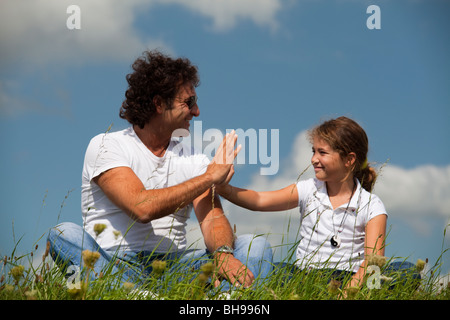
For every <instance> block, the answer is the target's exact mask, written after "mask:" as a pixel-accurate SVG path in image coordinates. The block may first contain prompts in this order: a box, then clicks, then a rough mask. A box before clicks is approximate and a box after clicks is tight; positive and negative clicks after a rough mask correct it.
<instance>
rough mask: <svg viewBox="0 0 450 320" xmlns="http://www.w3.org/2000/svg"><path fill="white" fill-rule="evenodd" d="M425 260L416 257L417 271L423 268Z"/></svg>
mask: <svg viewBox="0 0 450 320" xmlns="http://www.w3.org/2000/svg"><path fill="white" fill-rule="evenodd" d="M425 265H426V262H425V261H424V260H422V259H418V260H417V263H416V268H417V271H419V272H420V271H422V270H423V269H424V268H425Z"/></svg>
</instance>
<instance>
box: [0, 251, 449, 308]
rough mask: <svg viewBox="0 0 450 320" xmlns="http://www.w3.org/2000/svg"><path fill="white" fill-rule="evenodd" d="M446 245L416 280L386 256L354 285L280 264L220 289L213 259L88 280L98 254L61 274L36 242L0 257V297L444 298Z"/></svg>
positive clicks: (422, 265)
mask: <svg viewBox="0 0 450 320" xmlns="http://www.w3.org/2000/svg"><path fill="white" fill-rule="evenodd" d="M289 247H295V246H292V245H290V246H289ZM447 250H449V249H443V251H442V254H441V256H440V258H439V259H438V260H437V261H436V262H435V263H429V262H428V261H423V260H418V261H417V263H416V265H415V267H414V268H415V270H413V271H415V273H416V274H417V273H418V272H420V275H421V279H420V280H417V279H414V278H413V277H412V276H411V274H412V273H405V272H393V273H392V272H391V273H387V272H386V270H385V269H386V266H388V265H389V263H390V262H391V261H393V260H394V259H395V260H396V261H398V260H399V259H400V260H401V259H402V258H400V257H393V258H387V257H380V256H377V257H375V258H377V259H372V260H373V261H374V262H373V263H370V264H371V265H372V267H373V268H372V271H378V273H376V272H367V275H366V280H365V284H364V285H363V286H362V287H359V288H356V287H350V288H346V287H345V286H344V285H343V283H342V282H344V283H345V280H346V279H344V280H343V281H337V280H331V281H329V278H330V275H329V274H328V273H327V272H332V271H333V270H328V271H323V272H309V271H297V272H293V273H292V272H291V269H290V268H289V267H284V268H279V269H277V272H274V273H273V275H272V276H271V277H270V278H269V280H268V281H267V282H266V283H264V284H262V285H258V286H252V287H250V288H246V289H241V288H236V289H234V290H233V291H232V292H225V293H224V292H221V291H220V290H217V289H215V288H213V287H212V286H211V285H210V281H209V279H210V278H211V277H213V276H214V275H215V273H214V272H215V267H214V264H213V263H207V264H205V265H203V266H202V267H201V268H200V270H197V271H192V272H191V273H189V274H186V273H183V274H177V273H176V272H167V269H168V267H166V262H165V261H159V260H154V261H153V263H152V265H151V266H152V271H151V272H150V273H149V275H148V277H146V281H145V283H139V284H138V283H130V282H121V281H120V279H121V274H120V272H119V273H115V274H112V273H111V272H110V271H111V270H112V268H110V267H112V266H109V267H108V268H106V269H105V270H104V272H102V273H101V274H97V275H96V276H97V277H96V279H95V280H89V274H90V272H93V266H94V265H95V263H96V260H97V258H98V253H96V252H90V251H86V252H84V255H83V258H84V264H83V265H84V267H83V269H82V270H81V272H80V273H78V274H74V275H72V276H69V277H68V278H66V277H65V276H64V275H63V273H62V272H61V271H60V269H59V268H58V266H57V265H56V264H55V263H54V262H53V259H52V258H51V257H50V255H49V252H48V245H47V248H46V251H45V253H44V254H43V255H42V256H37V252H38V251H39V250H38V245H36V246H35V247H34V248H33V249H32V250H31V251H30V252H28V253H27V254H25V255H22V256H18V257H17V256H15V251H16V250H14V251H13V252H12V253H11V255H9V256H4V257H2V261H1V267H0V300H229V299H231V300H449V299H450V285H449V284H444V283H443V282H442V279H441V278H442V276H443V275H442V274H441V272H440V271H441V270H440V265H441V263H442V258H443V256H444V254H445V253H446V251H447ZM40 252H42V250H41V251H40ZM290 256H294V254H293V252H291V254H290ZM288 257H289V255H288ZM287 259H288V258H287ZM287 262H289V261H287ZM112 263H113V262H112ZM174 263H175V264H176V263H177V262H176V261H175V262H174Z"/></svg>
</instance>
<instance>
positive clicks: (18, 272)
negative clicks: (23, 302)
mask: <svg viewBox="0 0 450 320" xmlns="http://www.w3.org/2000/svg"><path fill="white" fill-rule="evenodd" d="M24 270H25V267H24V266H21V265H19V266H15V267H14V268H12V269H11V271H10V273H11V275H12V277H13V278H14V280H16V281H19V280H20V278H22V277H23V271H24Z"/></svg>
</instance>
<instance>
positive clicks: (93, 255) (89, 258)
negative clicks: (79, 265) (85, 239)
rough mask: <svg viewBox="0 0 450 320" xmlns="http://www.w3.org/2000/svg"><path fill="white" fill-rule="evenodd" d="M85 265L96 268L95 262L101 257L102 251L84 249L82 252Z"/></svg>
mask: <svg viewBox="0 0 450 320" xmlns="http://www.w3.org/2000/svg"><path fill="white" fill-rule="evenodd" d="M81 254H82V256H83V262H84V265H85V266H86V267H88V268H90V269H93V268H94V265H95V263H96V262H97V260H98V259H99V258H100V252H98V251H90V250H87V249H86V250H84V251H83V252H82V253H81Z"/></svg>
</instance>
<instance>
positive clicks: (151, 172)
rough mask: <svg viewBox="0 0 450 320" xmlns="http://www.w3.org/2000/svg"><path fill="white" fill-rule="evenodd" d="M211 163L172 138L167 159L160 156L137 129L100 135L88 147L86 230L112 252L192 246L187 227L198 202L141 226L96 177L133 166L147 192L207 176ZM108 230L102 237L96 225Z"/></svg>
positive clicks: (84, 195)
mask: <svg viewBox="0 0 450 320" xmlns="http://www.w3.org/2000/svg"><path fill="white" fill-rule="evenodd" d="M208 164H209V159H208V158H207V157H206V156H205V155H203V154H199V153H196V152H194V150H193V148H189V147H188V146H186V145H183V144H182V143H181V142H180V141H179V140H178V139H172V140H171V142H170V144H169V147H168V149H167V151H166V153H165V154H164V156H163V157H157V156H155V155H154V154H153V153H152V152H151V151H150V150H149V149H148V148H147V147H146V146H145V145H144V144H143V143H142V141H141V140H140V139H139V137H138V136H137V135H136V133H135V132H134V130H133V128H132V127H129V128H127V129H125V130H122V131H118V132H111V133H105V134H99V135H97V136H96V137H94V138H93V139H92V140H91V141H90V143H89V146H88V148H87V151H86V155H85V160H84V166H83V174H82V186H81V209H82V213H83V222H84V227H85V229H86V231H87V232H88V233H89V234H90V235H92V236H93V237H94V239H96V241H97V242H98V244H99V245H100V246H101V247H102V248H103V249H106V250H116V249H118V248H120V250H124V251H128V250H130V251H141V250H149V251H155V252H171V251H177V250H183V249H184V248H185V247H186V223H187V219H188V218H189V216H190V212H191V210H192V203H191V204H188V205H187V206H183V207H181V208H179V209H178V210H177V211H176V212H174V213H172V214H170V215H168V216H165V217H163V218H160V219H156V220H153V221H151V222H149V223H140V222H138V221H136V220H133V219H132V218H131V217H130V216H129V215H127V214H126V213H125V212H123V211H122V210H121V209H119V208H118V207H117V206H116V205H115V204H113V203H112V202H111V201H110V200H109V199H108V198H107V197H106V195H105V194H104V193H103V191H102V190H101V189H100V187H99V186H98V185H97V184H96V183H95V182H94V181H93V178H95V177H96V176H98V175H100V174H101V173H102V172H105V171H107V170H109V169H112V168H116V167H129V168H131V169H132V170H133V171H134V173H135V174H136V175H137V176H138V178H139V179H140V180H141V181H142V183H143V184H144V187H145V189H146V190H150V189H159V188H167V187H171V186H174V185H177V184H180V183H182V182H185V181H187V180H189V179H191V178H194V177H196V176H198V175H201V174H203V173H204V172H205V171H206V168H207V166H208ZM97 223H102V224H105V225H106V229H105V230H104V231H103V232H102V233H100V234H99V235H98V236H97V235H96V234H95V232H94V225H95V224H97Z"/></svg>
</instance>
